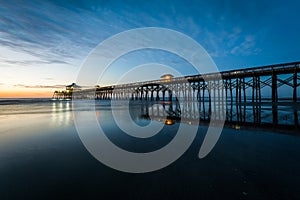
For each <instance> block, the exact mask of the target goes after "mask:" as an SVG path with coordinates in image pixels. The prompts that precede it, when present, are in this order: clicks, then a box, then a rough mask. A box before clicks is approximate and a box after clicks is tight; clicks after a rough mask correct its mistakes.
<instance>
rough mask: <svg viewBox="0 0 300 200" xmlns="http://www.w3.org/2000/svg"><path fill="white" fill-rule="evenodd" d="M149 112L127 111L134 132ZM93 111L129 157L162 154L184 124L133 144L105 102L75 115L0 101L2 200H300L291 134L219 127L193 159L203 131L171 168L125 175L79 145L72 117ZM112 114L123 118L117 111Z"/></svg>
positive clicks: (46, 104) (55, 104) (297, 143)
mask: <svg viewBox="0 0 300 200" xmlns="http://www.w3.org/2000/svg"><path fill="white" fill-rule="evenodd" d="M147 106H149V105H144V104H138V103H137V104H136V105H132V107H131V113H130V114H131V116H132V118H133V120H134V121H135V123H137V124H138V125H140V126H146V125H147V124H149V123H150V119H151V115H150V116H149V115H147V114H149V113H144V111H145V109H144V108H145V107H146V108H147ZM94 108H95V117H96V118H97V121H98V122H99V124H100V125H101V127H102V128H103V130H104V131H105V133H106V135H107V136H108V138H109V139H110V140H111V141H112V142H113V143H115V144H116V145H118V146H120V147H122V148H123V149H126V150H128V151H133V152H142V153H143V152H149V151H153V150H156V149H159V148H162V147H163V146H164V145H166V144H168V143H169V142H170V141H171V140H172V139H173V138H174V137H175V135H176V132H177V130H178V126H179V125H180V123H184V122H183V121H180V120H179V121H178V120H177V121H176V120H174V121H175V123H174V124H172V125H169V126H167V125H165V126H164V127H163V129H162V130H161V131H160V132H159V133H158V134H157V135H155V136H153V137H151V138H147V139H136V138H133V137H130V136H128V135H126V134H124V133H123V132H122V130H120V128H118V126H117V124H116V123H115V122H114V118H113V115H112V112H111V107H110V103H109V102H108V101H97V102H96V106H94V105H93V104H90V103H89V102H82V103H81V104H80V106H77V107H75V108H73V107H72V101H52V100H51V99H1V100H0V199H1V200H4V199H87V198H91V199H96V198H98V199H116V198H122V199H222V198H226V199H228V198H230V199H300V192H299V188H298V187H299V185H300V172H299V169H300V156H299V155H300V148H299V147H300V137H299V136H298V135H297V134H294V135H290V134H282V133H279V132H275V131H272V130H262V129H246V128H241V129H240V130H236V129H232V128H230V127H225V128H224V129H223V131H222V134H221V137H220V139H219V141H218V142H217V144H216V146H215V148H214V149H213V150H212V151H211V152H210V153H209V154H208V155H207V156H206V157H205V158H203V159H199V158H198V153H199V149H200V146H201V144H202V141H203V138H204V136H205V134H206V131H207V126H205V125H200V126H199V127H198V132H197V136H196V138H195V139H194V141H193V143H192V145H191V146H190V148H189V149H188V150H187V151H186V152H185V153H184V154H183V155H182V156H181V157H180V158H179V159H178V160H176V161H175V162H174V163H172V164H171V165H169V166H167V167H165V168H163V169H161V170H158V171H154V172H150V173H144V174H131V173H125V172H120V171H117V170H114V169H112V168H110V167H108V166H106V165H104V164H102V163H101V162H99V161H98V160H97V159H95V158H94V157H93V156H92V155H91V154H90V153H89V152H88V150H87V149H86V148H85V147H84V145H83V143H82V142H81V140H80V137H79V135H78V133H77V130H76V127H75V124H74V115H73V114H74V112H77V113H79V114H82V116H84V115H85V114H87V113H90V112H94ZM150 108H152V109H153V106H152V107H150ZM146 110H147V109H146ZM150 110H151V109H150ZM156 111H157V112H158V111H159V110H156ZM118 112H119V113H120V114H122V113H123V112H125V110H124V109H123V107H122V105H120V107H119V110H118ZM152 119H153V120H154V121H155V123H157V124H163V123H164V121H159V120H158V119H157V118H154V117H153V116H152ZM190 126H195V125H190ZM90 131H93V130H90ZM87 134H89V133H87ZM187 134H188V133H187ZM106 153H109V152H106Z"/></svg>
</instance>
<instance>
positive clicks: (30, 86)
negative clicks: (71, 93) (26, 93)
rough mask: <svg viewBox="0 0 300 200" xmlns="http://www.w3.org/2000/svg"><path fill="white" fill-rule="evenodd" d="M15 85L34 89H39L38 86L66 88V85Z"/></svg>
mask: <svg viewBox="0 0 300 200" xmlns="http://www.w3.org/2000/svg"><path fill="white" fill-rule="evenodd" d="M14 87H22V88H32V89H37V88H57V89H61V88H65V87H66V86H65V85H24V84H16V85H14Z"/></svg>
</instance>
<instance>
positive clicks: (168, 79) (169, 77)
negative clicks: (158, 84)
mask: <svg viewBox="0 0 300 200" xmlns="http://www.w3.org/2000/svg"><path fill="white" fill-rule="evenodd" d="M172 78H174V76H173V75H172V74H164V75H162V76H161V77H160V79H161V80H163V81H170V80H171V79H172Z"/></svg>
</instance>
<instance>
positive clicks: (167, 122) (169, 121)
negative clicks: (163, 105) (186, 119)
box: [165, 119, 175, 125]
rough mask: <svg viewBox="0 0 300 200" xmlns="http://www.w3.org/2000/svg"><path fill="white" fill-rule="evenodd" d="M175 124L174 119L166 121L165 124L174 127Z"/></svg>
mask: <svg viewBox="0 0 300 200" xmlns="http://www.w3.org/2000/svg"><path fill="white" fill-rule="evenodd" d="M174 123H175V122H174V120H172V119H166V121H165V124H166V125H173V124H174Z"/></svg>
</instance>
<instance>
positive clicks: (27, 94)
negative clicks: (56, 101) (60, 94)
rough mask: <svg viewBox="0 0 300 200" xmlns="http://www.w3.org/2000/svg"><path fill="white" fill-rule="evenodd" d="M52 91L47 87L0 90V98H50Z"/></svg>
mask: <svg viewBox="0 0 300 200" xmlns="http://www.w3.org/2000/svg"><path fill="white" fill-rule="evenodd" d="M53 92H54V90H53V91H51V90H49V89H46V90H45V89H44V90H43V89H23V90H21V89H18V90H10V91H8V90H6V91H3V90H0V98H51V97H52V95H53Z"/></svg>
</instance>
